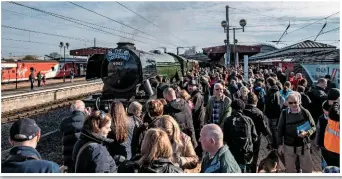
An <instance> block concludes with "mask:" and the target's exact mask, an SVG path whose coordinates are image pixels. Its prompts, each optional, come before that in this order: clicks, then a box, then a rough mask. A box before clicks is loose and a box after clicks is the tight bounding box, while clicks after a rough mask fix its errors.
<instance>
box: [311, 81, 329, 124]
mask: <svg viewBox="0 0 342 179" xmlns="http://www.w3.org/2000/svg"><path fill="white" fill-rule="evenodd" d="M308 96H309V98H310V99H311V105H310V107H309V110H310V112H311V115H312V117H313V119H314V120H315V121H317V120H318V118H319V116H320V115H322V114H323V109H322V104H323V102H324V101H325V100H327V99H328V95H327V94H326V93H325V91H324V89H323V88H321V87H319V86H316V87H314V88H312V89H311V91H309V93H308Z"/></svg>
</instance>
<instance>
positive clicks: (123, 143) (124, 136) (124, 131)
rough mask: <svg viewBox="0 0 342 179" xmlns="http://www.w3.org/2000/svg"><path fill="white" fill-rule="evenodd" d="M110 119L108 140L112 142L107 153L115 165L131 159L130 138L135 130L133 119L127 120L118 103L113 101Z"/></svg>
mask: <svg viewBox="0 0 342 179" xmlns="http://www.w3.org/2000/svg"><path fill="white" fill-rule="evenodd" d="M110 115H111V117H112V125H111V132H110V133H109V134H108V138H110V139H113V140H114V142H113V143H111V144H110V145H109V152H110V154H111V155H112V156H113V158H114V159H115V162H116V163H117V164H120V163H122V162H123V161H125V160H130V159H131V158H132V138H133V133H134V128H135V122H134V119H133V118H129V117H128V116H127V114H126V111H125V108H124V106H123V104H122V103H121V102H120V101H116V100H115V101H113V103H112V104H111V106H110Z"/></svg>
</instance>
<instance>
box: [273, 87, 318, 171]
mask: <svg viewBox="0 0 342 179" xmlns="http://www.w3.org/2000/svg"><path fill="white" fill-rule="evenodd" d="M286 102H287V104H288V108H287V109H284V110H283V111H282V112H281V115H280V119H279V123H278V128H277V131H278V135H277V144H278V152H279V153H280V154H284V158H285V168H286V173H295V172H296V167H295V162H296V158H297V157H299V164H300V168H301V169H302V171H303V173H312V159H311V153H310V141H311V140H310V136H311V135H312V134H313V133H314V132H315V131H316V126H315V122H314V120H313V119H312V117H311V114H310V112H309V111H308V110H307V109H305V108H303V107H302V106H301V105H300V95H299V94H298V93H291V94H289V95H288V97H287V98H286Z"/></svg>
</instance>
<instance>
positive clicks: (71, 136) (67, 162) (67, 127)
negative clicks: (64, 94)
mask: <svg viewBox="0 0 342 179" xmlns="http://www.w3.org/2000/svg"><path fill="white" fill-rule="evenodd" d="M70 111H71V116H70V117H67V118H65V119H63V121H62V122H61V125H60V130H61V132H62V133H63V139H62V143H63V165H64V166H65V167H67V170H68V173H71V172H74V168H75V167H74V162H73V161H72V151H73V149H74V145H75V143H76V142H77V140H78V139H79V137H80V134H81V130H82V128H83V123H84V121H85V118H86V116H87V115H89V111H87V109H86V108H85V104H84V102H83V101H81V100H77V101H75V103H74V104H72V105H71V106H70Z"/></svg>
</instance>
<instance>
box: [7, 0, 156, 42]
mask: <svg viewBox="0 0 342 179" xmlns="http://www.w3.org/2000/svg"><path fill="white" fill-rule="evenodd" d="M18 4H19V3H17V4H16V5H18ZM1 10H3V11H8V12H11V13H14V14H19V15H23V16H27V17H32V18H37V19H41V20H45V21H49V22H55V23H60V24H65V25H69V26H73V27H77V28H82V29H84V27H80V26H76V25H74V24H67V23H63V22H56V21H51V20H50V19H44V18H41V17H38V16H32V15H29V14H24V13H21V12H16V11H12V10H8V9H1ZM46 12H47V11H46ZM53 14H55V13H53ZM49 15H51V16H53V15H52V13H51V14H49ZM55 15H57V16H60V17H63V18H60V17H57V18H60V19H63V20H65V19H64V18H68V19H69V20H72V21H69V20H68V21H69V22H73V23H74V21H76V22H82V23H86V24H91V25H94V26H98V27H101V28H105V29H109V30H112V31H116V32H119V33H123V34H127V35H134V34H131V33H128V32H124V31H120V30H116V29H113V28H109V27H106V26H102V25H99V24H94V23H91V22H86V21H82V20H80V19H75V18H72V17H67V16H62V15H59V14H55ZM54 17H56V16H54ZM89 30H92V31H95V30H93V28H89ZM98 31H99V30H96V32H98ZM136 37H140V38H144V39H148V40H154V39H150V38H147V37H143V36H136Z"/></svg>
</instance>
